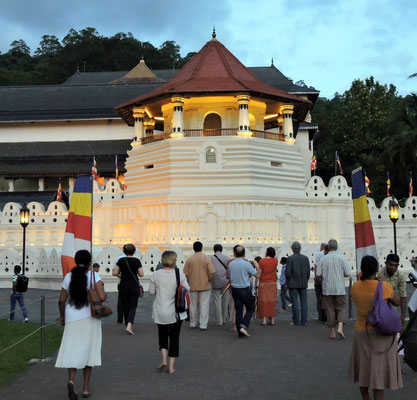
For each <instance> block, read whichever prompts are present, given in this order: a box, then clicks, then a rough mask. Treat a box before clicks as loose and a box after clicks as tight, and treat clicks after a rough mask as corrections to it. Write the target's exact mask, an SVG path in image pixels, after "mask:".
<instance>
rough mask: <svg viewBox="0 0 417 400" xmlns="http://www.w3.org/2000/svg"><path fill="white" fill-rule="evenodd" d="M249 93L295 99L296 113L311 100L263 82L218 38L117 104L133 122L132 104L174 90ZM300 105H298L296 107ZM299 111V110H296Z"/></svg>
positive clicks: (127, 119) (309, 106)
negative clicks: (150, 87) (154, 84)
mask: <svg viewBox="0 0 417 400" xmlns="http://www.w3.org/2000/svg"><path fill="white" fill-rule="evenodd" d="M230 92H232V93H242V92H243V93H250V94H255V95H258V96H266V97H270V98H271V97H272V98H273V99H277V100H280V101H288V102H290V103H293V104H294V105H295V106H296V108H297V109H298V110H297V109H296V110H295V111H296V114H298V113H299V114H300V115H304V116H305V114H306V113H307V111H308V110H309V109H310V108H311V106H312V103H311V102H310V101H308V100H303V99H301V98H299V97H297V96H294V95H291V94H289V93H287V92H284V91H283V90H280V89H277V88H275V87H273V86H270V85H267V84H265V83H263V82H261V81H260V80H259V79H258V78H257V77H256V76H255V75H254V74H253V73H252V72H251V71H250V70H249V69H248V68H247V67H245V66H244V65H243V64H242V63H241V62H240V61H239V60H238V59H237V58H236V57H235V56H234V55H233V54H232V53H231V52H230V51H229V50H227V49H226V47H225V46H224V45H223V44H222V43H220V42H219V41H218V40H216V39H213V40H210V41H209V42H207V43H206V44H205V45H204V47H203V48H202V49H201V50H200V51H199V52H198V53H197V54H196V55H195V56H194V57H193V58H192V59H191V60H190V61H189V62H188V63H187V64H186V65H184V67H183V68H182V69H181V70H180V71H179V72H178V73H177V74H176V75H175V76H174V77H173V78H172V79H171V80H170V81H168V82H167V83H166V84H165V85H163V86H160V87H159V88H157V89H155V90H154V91H152V92H149V93H147V94H144V95H142V96H139V97H137V98H135V99H133V100H131V101H128V102H126V103H124V104H121V105H119V106H117V107H116V111H117V112H118V113H119V115H120V116H121V117H122V118H123V119H124V120H125V121H126V122H128V123H130V124H132V123H133V119H132V115H131V108H132V107H134V106H138V105H144V104H145V103H146V102H147V101H149V100H155V99H157V98H161V97H168V96H172V95H175V94H197V93H230ZM297 106H298V107H297ZM297 111H298V112H297Z"/></svg>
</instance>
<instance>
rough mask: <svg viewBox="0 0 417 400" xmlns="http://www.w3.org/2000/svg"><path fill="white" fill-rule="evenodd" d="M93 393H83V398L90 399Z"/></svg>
mask: <svg viewBox="0 0 417 400" xmlns="http://www.w3.org/2000/svg"><path fill="white" fill-rule="evenodd" d="M92 394H93V393H91V392H90V393H83V394H82V396H83V397H84V398H85V399H86V398H88V397H90V396H91V395H92Z"/></svg>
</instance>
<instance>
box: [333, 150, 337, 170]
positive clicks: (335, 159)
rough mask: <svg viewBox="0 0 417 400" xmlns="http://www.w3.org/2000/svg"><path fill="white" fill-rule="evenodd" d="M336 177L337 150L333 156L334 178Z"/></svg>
mask: <svg viewBox="0 0 417 400" xmlns="http://www.w3.org/2000/svg"><path fill="white" fill-rule="evenodd" d="M336 175H337V150H336V153H335V154H334V176H336Z"/></svg>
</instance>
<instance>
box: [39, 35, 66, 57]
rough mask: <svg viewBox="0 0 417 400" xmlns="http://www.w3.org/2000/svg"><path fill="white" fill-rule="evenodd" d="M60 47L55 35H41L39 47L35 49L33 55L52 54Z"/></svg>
mask: <svg viewBox="0 0 417 400" xmlns="http://www.w3.org/2000/svg"><path fill="white" fill-rule="evenodd" d="M61 48H62V45H61V43H60V42H59V39H58V38H57V37H56V36H54V35H52V36H50V35H43V36H42V40H41V42H40V43H39V47H38V48H37V49H36V51H35V56H42V55H45V56H53V55H55V54H56V53H58V51H59V50H61Z"/></svg>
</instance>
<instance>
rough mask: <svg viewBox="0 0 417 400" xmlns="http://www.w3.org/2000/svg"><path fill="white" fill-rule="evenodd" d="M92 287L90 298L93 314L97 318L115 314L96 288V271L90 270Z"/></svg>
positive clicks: (89, 289) (90, 288)
mask: <svg viewBox="0 0 417 400" xmlns="http://www.w3.org/2000/svg"><path fill="white" fill-rule="evenodd" d="M90 274H91V275H90V287H89V288H88V298H89V300H90V308H91V316H92V317H95V318H104V317H108V316H109V315H111V314H113V310H112V309H111V307H110V306H109V304H108V303H107V302H105V301H101V300H100V297H99V295H98V293H97V291H96V289H95V286H96V277H95V274H94V271H91V272H90Z"/></svg>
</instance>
